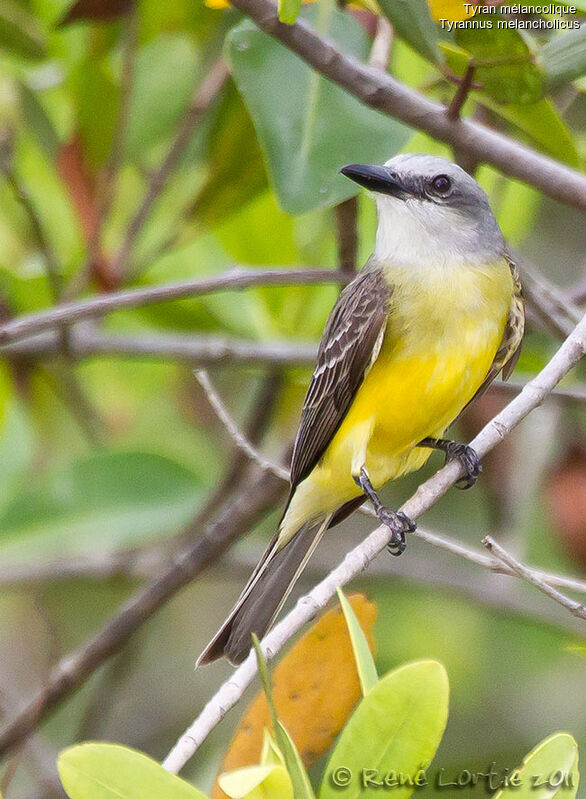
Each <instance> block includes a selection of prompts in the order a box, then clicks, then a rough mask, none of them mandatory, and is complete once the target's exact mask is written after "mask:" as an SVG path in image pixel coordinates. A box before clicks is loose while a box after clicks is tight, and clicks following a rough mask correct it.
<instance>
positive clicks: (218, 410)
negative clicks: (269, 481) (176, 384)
mask: <svg viewBox="0 0 586 799" xmlns="http://www.w3.org/2000/svg"><path fill="white" fill-rule="evenodd" d="M194 375H195V377H196V379H197V382H198V383H199V384H200V386H201V387H202V388H203V390H204V392H205V394H206V397H207V399H208V402H209V403H210V405H211V407H212V409H213V411H214V413H215V414H216V416H217V417H218V419H219V420H220V422H221V423H222V424H223V426H224V427H225V429H226V431H227V432H228V435H229V436H230V438H231V439H232V441H233V442H234V444H235V446H236V447H237V448H238V449H239V450H240V451H241V452H242V453H243V454H244V455H245V456H246V457H247V458H248V460H249V461H251V462H252V463H254V464H256V465H257V466H258V467H260V468H261V469H262V470H263V471H264V472H270V473H271V474H274V475H275V476H276V477H278V478H279V479H280V480H284V481H285V482H286V483H288V482H289V471H288V470H287V469H284V468H283V467H282V466H279V465H277V464H276V463H271V462H270V461H268V460H266V458H263V457H262V455H260V454H259V453H258V451H257V450H256V449H255V448H254V447H253V446H252V444H251V443H250V441H248V440H247V439H246V437H245V436H244V434H243V433H242V432H241V431H240V429H239V427H238V425H237V424H236V422H235V421H234V419H233V418H232V417H231V416H230V413H229V412H228V410H227V408H226V406H225V405H224V403H223V402H222V400H221V398H220V395H219V394H218V392H217V391H216V389H215V388H214V386H213V384H212V381H211V380H210V376H209V375H208V373H207V372H206V371H205V369H197V370H196V371H195V372H194Z"/></svg>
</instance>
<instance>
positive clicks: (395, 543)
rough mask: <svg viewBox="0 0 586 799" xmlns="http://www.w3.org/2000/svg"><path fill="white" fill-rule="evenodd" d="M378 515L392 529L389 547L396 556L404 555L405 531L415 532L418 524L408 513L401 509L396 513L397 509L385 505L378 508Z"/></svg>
mask: <svg viewBox="0 0 586 799" xmlns="http://www.w3.org/2000/svg"><path fill="white" fill-rule="evenodd" d="M376 515H377V516H378V518H379V520H380V521H381V523H382V524H384V525H385V526H386V527H388V529H389V530H390V531H391V539H390V541H389V543H388V544H387V549H388V550H389V552H390V553H391V555H394V556H395V557H398V556H399V555H402V554H403V552H404V551H405V546H406V544H405V533H412V532H414V531H415V530H416V528H417V525H416V524H415V522H414V521H413V520H412V519H410V518H409V517H408V516H407V514H405V513H402V512H401V511H399V512H398V513H395V511H392V510H390V509H389V508H385V506H384V505H381V506H380V507H379V508H377V509H376Z"/></svg>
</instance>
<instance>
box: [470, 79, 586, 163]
mask: <svg viewBox="0 0 586 799" xmlns="http://www.w3.org/2000/svg"><path fill="white" fill-rule="evenodd" d="M477 99H478V102H480V103H482V105H485V106H486V107H487V108H490V109H491V111H494V113H495V114H498V115H499V116H500V117H501V118H502V119H506V120H507V121H508V122H510V123H511V124H513V125H515V127H516V128H518V129H519V130H522V131H523V133H525V134H527V136H529V137H530V138H531V140H532V142H533V143H534V144H537V145H538V146H539V149H540V150H543V152H545V153H547V154H548V155H551V156H553V158H557V159H558V160H559V161H563V162H564V163H566V164H569V165H570V166H573V167H579V166H580V154H579V152H578V150H577V149H576V144H575V142H574V140H573V138H572V134H571V133H570V131H569V129H568V127H567V126H566V124H565V122H564V121H563V119H562V118H561V117H560V115H559V114H558V112H557V110H556V107H555V105H554V104H553V103H552V101H551V100H549V99H547V98H545V97H544V98H543V99H541V100H539V101H538V102H537V103H532V104H531V105H513V104H508V105H502V104H500V103H497V102H495V101H494V100H492V99H491V98H490V97H487V96H485V95H484V93H481V94H479V96H478V98H477Z"/></svg>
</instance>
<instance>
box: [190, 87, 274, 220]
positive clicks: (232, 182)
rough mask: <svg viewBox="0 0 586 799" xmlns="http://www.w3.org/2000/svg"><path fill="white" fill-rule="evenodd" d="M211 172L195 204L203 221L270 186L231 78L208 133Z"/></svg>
mask: <svg viewBox="0 0 586 799" xmlns="http://www.w3.org/2000/svg"><path fill="white" fill-rule="evenodd" d="M207 166H208V176H207V178H206V180H205V182H204V184H203V186H202V187H201V189H200V190H199V193H198V196H197V199H196V201H195V204H194V208H193V213H194V218H195V219H196V220H197V221H198V222H200V223H201V224H203V225H215V224H217V223H219V222H222V221H223V220H224V219H226V218H227V217H229V216H230V215H231V214H233V213H234V212H235V211H240V210H242V208H243V207H244V206H245V205H246V203H248V202H249V201H250V200H252V199H253V198H255V197H257V196H258V195H259V194H261V193H262V192H264V191H266V190H268V182H267V173H266V169H265V165H264V162H263V157H262V151H261V149H260V147H259V144H258V141H257V139H256V135H255V132H254V127H253V125H252V120H251V119H250V114H249V113H248V111H247V109H246V106H245V105H244V103H243V101H242V98H241V97H240V94H239V93H238V91H237V89H236V87H235V86H234V84H233V83H232V82H230V84H229V86H228V87H227V90H226V92H225V93H224V96H223V98H222V100H221V103H220V107H219V109H218V113H217V114H216V118H215V119H214V122H213V125H212V129H211V131H210V134H209V147H208V159H207Z"/></svg>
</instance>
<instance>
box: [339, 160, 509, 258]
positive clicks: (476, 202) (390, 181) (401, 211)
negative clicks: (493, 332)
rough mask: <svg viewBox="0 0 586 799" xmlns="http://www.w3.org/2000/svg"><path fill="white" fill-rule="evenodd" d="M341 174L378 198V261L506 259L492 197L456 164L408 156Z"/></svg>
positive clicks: (344, 170) (348, 168)
mask: <svg viewBox="0 0 586 799" xmlns="http://www.w3.org/2000/svg"><path fill="white" fill-rule="evenodd" d="M340 171H341V172H342V174H343V175H345V176H346V177H348V178H350V179H351V180H353V181H354V182H355V183H358V184H359V185H360V186H364V188H366V189H368V190H369V191H371V192H373V194H374V196H375V199H376V203H377V207H378V217H379V227H378V231H377V239H376V248H375V255H376V256H377V257H378V258H384V259H394V260H397V259H399V260H403V261H410V260H411V261H413V260H415V261H420V260H426V259H429V258H432V257H433V258H434V259H436V260H437V259H438V258H439V259H440V260H453V259H456V260H458V261H470V262H471V263H474V262H481V261H486V260H493V259H495V258H497V257H500V256H501V255H502V252H503V248H504V244H503V238H502V234H501V232H500V229H499V226H498V224H497V222H496V220H495V218H494V216H493V213H492V211H491V209H490V205H489V202H488V197H487V196H486V193H485V192H484V191H483V189H482V188H481V187H480V186H479V185H478V183H477V182H476V181H475V180H474V178H472V177H471V176H470V175H469V174H468V173H467V172H465V171H464V170H463V169H462V168H461V167H459V166H457V165H456V164H453V163H452V162H451V161H447V160H446V159H445V158H439V157H437V156H434V155H422V154H412V153H405V154H402V155H397V156H395V157H394V158H391V159H390V160H389V161H387V162H386V164H385V165H384V166H377V165H372V164H349V165H348V166H345V167H343V168H342V169H341V170H340Z"/></svg>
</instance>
